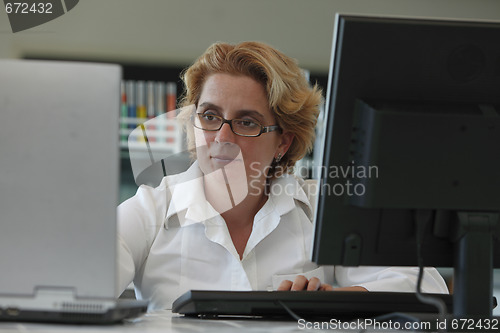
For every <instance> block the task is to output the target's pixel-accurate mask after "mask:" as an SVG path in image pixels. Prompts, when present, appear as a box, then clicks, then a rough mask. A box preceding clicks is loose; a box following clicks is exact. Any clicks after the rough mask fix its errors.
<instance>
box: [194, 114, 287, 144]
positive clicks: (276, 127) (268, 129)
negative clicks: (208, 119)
mask: <svg viewBox="0 0 500 333" xmlns="http://www.w3.org/2000/svg"><path fill="white" fill-rule="evenodd" d="M204 115H205V114H204V113H196V116H204ZM209 116H212V117H216V118H218V119H220V120H222V122H221V124H220V126H219V128H218V129H205V128H202V127H198V126H196V123H195V121H194V117H192V122H193V126H194V127H196V128H198V129H201V130H203V131H209V132H217V131H220V129H221V128H222V126H224V124H229V127H230V128H231V131H232V132H233V133H234V134H236V135H239V136H244V137H248V138H255V137H258V136H260V135H261V134H263V133H269V132H273V131H281V127H279V125H270V126H262V125H261V124H260V123H258V122H256V121H253V120H252V122H253V123H255V124H257V125H259V126H260V131H259V133H258V134H255V135H245V134H240V133H236V132H235V131H234V129H233V121H234V120H242V121H247V120H245V119H238V118H235V119H231V120H227V119H226V118H224V117H221V116H217V115H215V114H210V115H209Z"/></svg>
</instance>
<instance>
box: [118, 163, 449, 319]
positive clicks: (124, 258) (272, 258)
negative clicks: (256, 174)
mask: <svg viewBox="0 0 500 333" xmlns="http://www.w3.org/2000/svg"><path fill="white" fill-rule="evenodd" d="M302 184H303V181H302V180H300V179H297V178H295V177H294V176H291V175H286V176H283V177H280V178H278V179H275V180H274V181H273V183H272V186H273V187H274V186H278V187H279V188H280V189H284V188H285V189H287V191H286V193H285V191H273V190H271V191H270V195H269V197H268V200H267V201H266V203H265V204H264V206H263V207H262V208H261V209H260V211H259V212H258V213H257V214H256V216H255V218H254V222H253V229H252V233H251V235H250V238H249V239H248V242H247V245H246V248H245V251H244V253H243V257H242V259H241V260H240V257H239V255H238V253H237V251H236V249H235V247H234V245H233V242H232V240H231V237H230V235H229V231H228V228H227V226H226V224H225V221H224V219H223V218H222V217H221V216H220V214H218V213H217V212H216V211H215V210H214V208H213V207H212V206H211V205H210V204H209V203H208V202H207V201H206V199H205V194H204V189H203V180H202V173H201V170H200V169H199V167H198V164H197V163H196V162H195V163H194V164H193V165H192V166H191V167H190V168H189V169H188V170H187V171H186V172H184V173H182V174H179V175H174V176H168V177H165V178H164V179H163V181H162V182H161V184H160V185H159V186H158V187H156V188H152V187H149V186H144V185H143V186H140V187H139V189H138V191H137V193H136V195H135V196H133V197H132V198H130V199H129V200H127V201H125V202H123V203H122V204H121V205H120V206H119V207H118V231H119V281H120V284H119V286H120V288H121V289H120V290H124V289H125V288H126V287H127V286H128V285H129V284H130V283H131V282H132V281H133V282H134V286H135V289H136V295H137V297H138V298H139V299H148V300H149V301H150V310H153V309H170V308H171V306H172V302H173V301H174V300H175V299H176V298H177V297H178V296H180V295H181V294H183V293H184V292H186V291H188V290H190V289H205V290H275V289H276V288H277V287H278V286H279V284H280V283H281V281H283V280H292V281H293V280H294V279H295V277H296V276H297V275H299V274H302V275H305V276H306V277H307V278H311V277H313V276H316V277H318V278H319V279H320V280H321V281H322V282H324V283H329V284H334V282H336V284H338V285H340V286H351V285H357V286H363V287H365V288H366V289H368V290H373V291H375V290H377V291H410V292H412V291H414V290H415V285H416V279H417V276H418V268H413V267H356V268H352V267H351V268H347V267H340V266H336V267H335V269H334V267H332V266H323V267H318V265H316V264H315V263H313V262H311V260H310V257H311V246H312V241H311V239H312V237H313V225H312V222H311V221H312V218H313V216H312V215H313V210H312V207H311V205H310V203H309V200H308V198H307V195H306V193H305V192H304V190H303V188H302V186H301V185H302ZM290 193H291V194H292V195H290ZM334 276H335V281H334ZM422 290H423V291H424V292H437V293H447V292H448V290H447V288H446V285H445V283H444V280H443V279H442V277H441V276H440V275H439V273H438V272H437V271H436V270H435V269H433V268H428V269H426V274H425V275H424V280H423V283H422Z"/></svg>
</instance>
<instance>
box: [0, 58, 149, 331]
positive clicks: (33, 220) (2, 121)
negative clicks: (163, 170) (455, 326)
mask: <svg viewBox="0 0 500 333" xmlns="http://www.w3.org/2000/svg"><path fill="white" fill-rule="evenodd" d="M0 73H1V74H0V156H1V158H0V267H1V273H0V320H3V321H5V320H7V321H12V320H14V321H51V322H54V321H55V322H68V323H113V322H119V321H121V320H122V319H124V318H128V317H132V316H137V315H139V314H141V313H144V312H145V311H146V309H147V303H146V302H142V301H135V300H129V301H123V302H122V301H119V300H117V299H118V296H119V290H118V283H117V279H118V276H117V248H118V247H117V236H116V235H117V234H116V207H117V204H118V198H119V170H120V169H119V143H118V139H119V132H118V128H119V123H118V121H119V118H118V117H119V101H120V100H119V90H120V80H121V69H120V67H119V66H117V65H104V64H89V63H77V62H55V61H54V62H53V61H32V60H0Z"/></svg>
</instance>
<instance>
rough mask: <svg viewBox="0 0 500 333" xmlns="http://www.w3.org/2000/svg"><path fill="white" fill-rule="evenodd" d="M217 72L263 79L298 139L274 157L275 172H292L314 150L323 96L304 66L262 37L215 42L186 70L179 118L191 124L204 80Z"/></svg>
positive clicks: (281, 121) (283, 124)
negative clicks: (236, 42) (256, 39)
mask: <svg viewBox="0 0 500 333" xmlns="http://www.w3.org/2000/svg"><path fill="white" fill-rule="evenodd" d="M216 73H225V74H232V75H244V76H249V77H251V78H253V79H254V80H256V81H257V82H260V83H261V84H262V85H263V86H264V88H265V91H266V93H267V99H268V103H269V107H270V109H271V111H272V113H273V115H274V117H275V119H276V122H277V124H278V125H279V126H280V128H281V129H282V130H283V131H284V132H292V133H294V134H295V137H294V139H293V142H292V144H291V146H290V148H289V149H288V151H287V152H286V154H285V155H284V156H283V157H282V158H281V160H280V161H279V162H277V163H276V162H273V165H272V168H271V171H270V174H269V175H268V176H270V177H275V176H279V175H280V174H282V173H291V172H293V167H294V165H295V163H296V162H297V161H298V160H300V159H301V158H303V157H304V156H305V155H306V154H307V153H308V152H309V151H311V149H312V147H313V143H314V138H315V127H316V121H317V118H318V114H319V107H320V104H321V103H322V101H323V97H322V91H321V89H320V88H319V86H318V85H317V84H315V85H314V86H311V85H310V84H309V82H308V81H307V79H306V77H305V75H304V71H303V70H302V69H301V68H300V67H299V66H298V64H297V61H296V60H295V59H292V58H290V57H288V56H286V55H285V54H283V53H281V52H280V51H278V50H276V49H274V48H272V47H271V46H269V45H267V44H264V43H261V42H243V43H239V44H236V45H233V44H228V43H215V44H212V45H211V46H210V47H209V48H208V49H207V50H206V51H205V53H203V54H202V55H201V56H200V57H199V58H198V59H197V60H196V61H195V62H194V64H193V65H192V66H190V67H189V68H188V69H187V70H185V71H184V72H183V73H182V79H183V81H184V85H185V90H184V94H183V96H182V99H181V101H180V106H181V107H182V108H183V111H181V112H180V114H179V115H178V117H179V118H180V119H181V120H183V121H184V123H187V122H188V121H189V119H191V116H192V114H193V107H190V106H193V105H194V107H197V105H198V102H199V99H200V95H201V92H202V89H203V84H204V83H205V81H206V80H207V78H208V77H209V76H210V75H212V74H216ZM186 128H187V129H188V131H187V133H188V149H190V150H191V151H194V140H193V134H192V129H191V131H190V130H189V128H190V126H186Z"/></svg>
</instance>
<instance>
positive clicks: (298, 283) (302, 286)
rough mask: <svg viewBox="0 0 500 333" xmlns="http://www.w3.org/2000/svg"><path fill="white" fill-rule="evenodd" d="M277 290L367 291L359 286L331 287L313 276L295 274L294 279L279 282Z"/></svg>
mask: <svg viewBox="0 0 500 333" xmlns="http://www.w3.org/2000/svg"><path fill="white" fill-rule="evenodd" d="M278 290H279V291H288V290H307V291H315V290H322V291H333V290H335V291H368V290H366V289H365V288H363V287H360V286H352V287H342V288H335V289H334V288H333V287H332V286H331V285H329V284H326V283H321V281H320V280H319V279H318V278H316V277H313V278H311V279H309V280H308V279H307V278H306V277H305V276H304V275H297V277H296V278H295V280H294V281H293V282H292V281H290V280H284V281H282V282H281V283H280V285H279V287H278Z"/></svg>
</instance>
